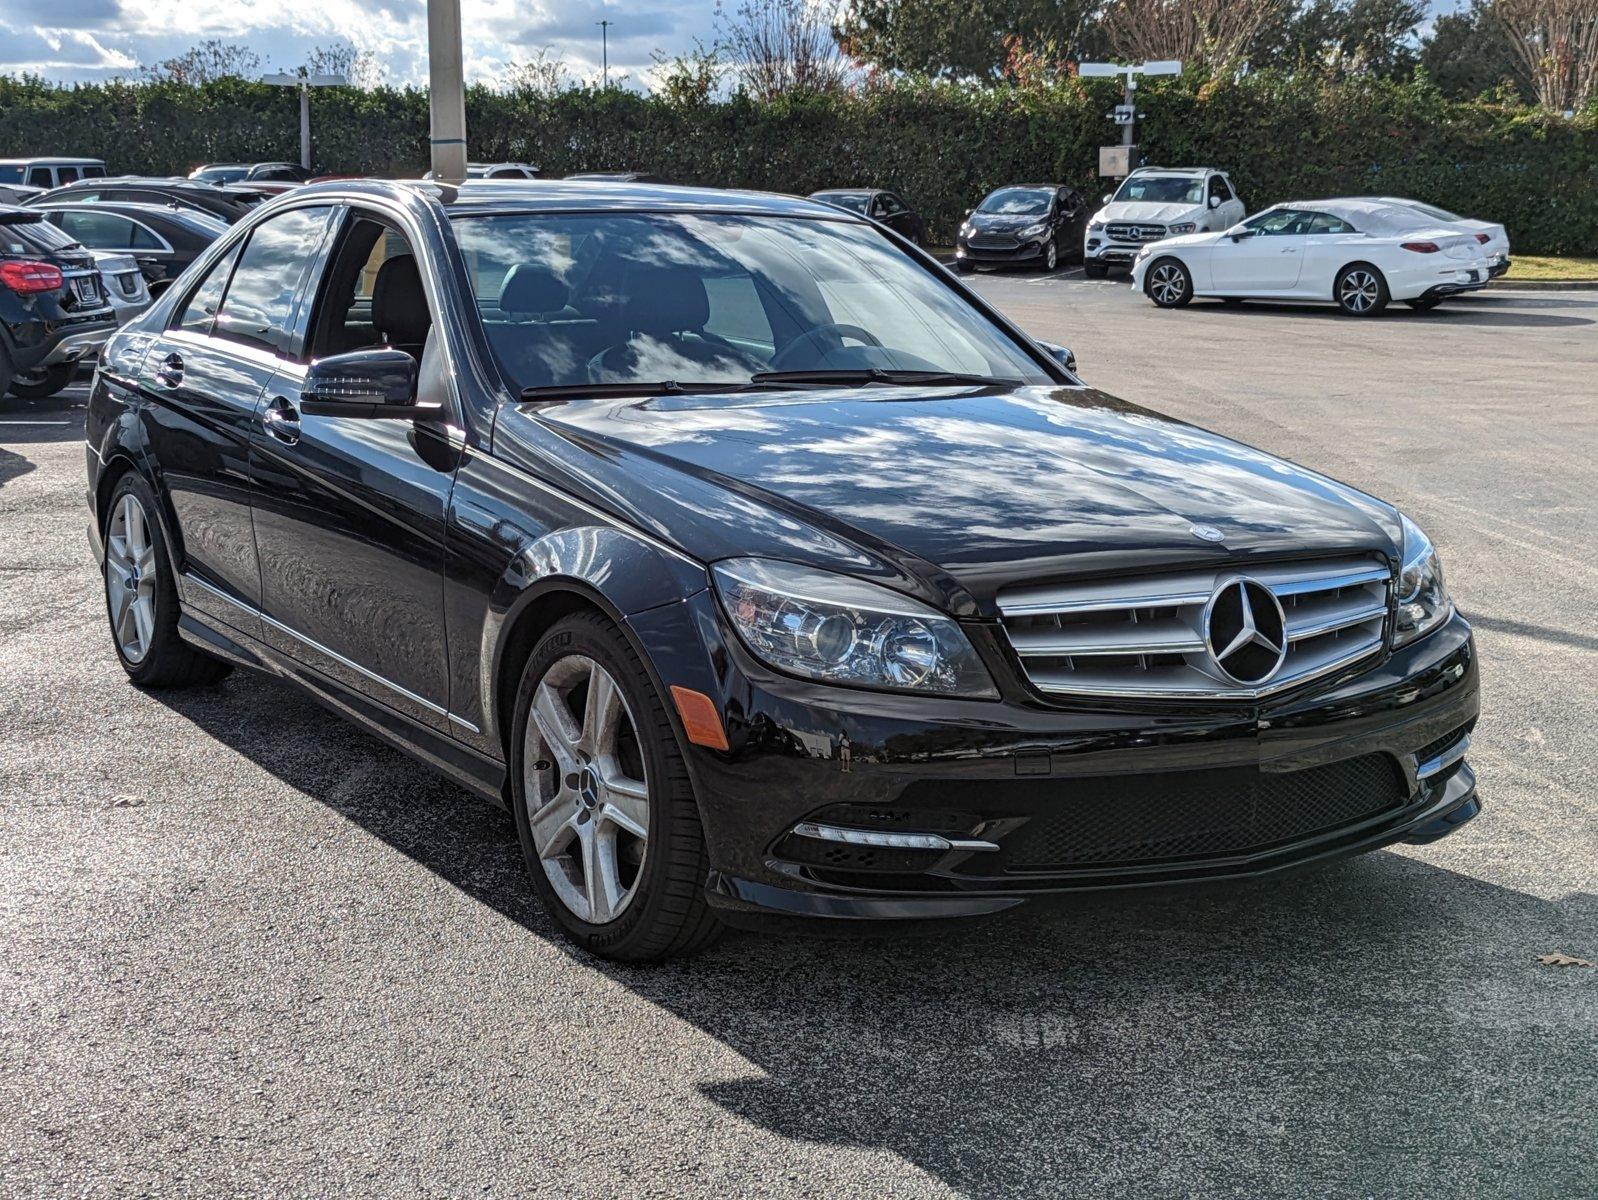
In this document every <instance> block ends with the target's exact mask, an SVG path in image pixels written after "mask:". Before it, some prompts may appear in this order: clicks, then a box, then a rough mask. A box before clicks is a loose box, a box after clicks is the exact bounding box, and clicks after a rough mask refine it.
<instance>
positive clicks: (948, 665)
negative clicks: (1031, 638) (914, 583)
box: [711, 558, 998, 699]
mask: <svg viewBox="0 0 1598 1200" xmlns="http://www.w3.org/2000/svg"><path fill="white" fill-rule="evenodd" d="M711 573H712V574H713V575H714V577H715V580H716V589H717V591H719V592H720V593H721V602H722V604H723V606H724V607H725V608H726V610H727V616H728V617H729V618H730V619H731V621H732V625H733V628H734V629H736V630H737V631H738V636H739V637H740V638H741V639H742V640H743V643H744V645H746V646H747V647H749V649H750V651H751V652H752V653H753V654H754V655H755V657H756V658H758V659H760V660H762V661H763V662H765V663H767V664H769V665H770V666H773V667H775V668H777V669H778V670H779V671H786V672H788V673H789V674H791V675H801V676H804V677H805V678H807V679H815V680H819V681H821V682H823V683H841V684H846V685H848V686H851V687H864V688H884V689H889V690H893V691H905V692H933V693H938V694H941V695H948V696H978V697H984V698H988V699H992V698H995V697H997V695H998V692H997V691H996V690H995V688H994V686H993V681H992V679H990V678H989V676H988V672H987V668H986V667H984V666H983V665H982V660H981V659H980V658H978V657H977V652H976V651H975V650H974V649H973V648H972V646H971V642H970V640H969V639H967V637H966V635H965V632H964V631H963V630H962V629H961V628H960V626H959V624H958V623H957V622H956V621H954V620H953V619H952V618H950V617H947V616H945V615H944V614H942V613H940V612H938V611H937V610H935V609H932V608H929V607H927V606H926V605H924V604H921V603H919V602H917V601H915V600H912V599H910V598H909V597H908V596H901V595H899V593H897V592H891V591H889V590H888V589H887V588H882V587H878V586H877V585H876V584H872V583H866V582H864V581H863V580H859V579H850V578H849V577H848V576H845V575H834V574H833V573H832V572H830V571H821V570H817V569H815V568H813V567H803V566H800V565H798V564H797V563H790V562H782V561H779V560H777V559H766V558H732V559H727V560H726V561H724V562H719V563H716V564H715V565H714V566H713V567H712V568H711Z"/></svg>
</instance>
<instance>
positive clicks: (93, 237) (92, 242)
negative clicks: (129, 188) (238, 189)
mask: <svg viewBox="0 0 1598 1200" xmlns="http://www.w3.org/2000/svg"><path fill="white" fill-rule="evenodd" d="M29 207H30V208H31V209H34V210H35V211H38V212H40V213H42V214H43V215H44V217H45V218H46V219H47V220H48V221H50V223H51V224H53V225H58V226H60V228H61V229H63V230H65V231H66V232H67V233H68V234H69V235H70V236H71V237H72V238H73V239H74V240H76V241H78V242H81V243H82V244H83V245H84V246H86V247H88V248H89V249H90V250H118V251H126V252H127V253H129V254H131V255H133V257H134V258H135V259H136V260H138V264H139V270H140V271H142V272H143V273H144V278H145V281H146V282H147V283H148V284H149V285H150V291H151V293H152V294H159V293H160V292H161V290H162V289H164V288H165V287H166V286H167V285H168V284H170V283H171V282H172V281H173V280H174V279H176V278H177V277H178V276H179V275H181V274H183V271H184V268H186V267H187V266H188V265H189V264H190V263H191V262H193V261H194V260H195V259H196V258H197V257H198V256H199V254H200V252H201V251H202V250H204V249H205V248H206V247H207V246H209V245H210V244H211V243H212V242H214V241H216V239H217V238H219V237H221V236H222V234H223V233H225V232H227V226H226V225H225V224H224V223H223V222H221V221H219V220H217V219H216V218H215V217H211V216H207V215H206V214H205V213H202V212H195V211H193V210H191V209H182V208H162V207H158V206H156V205H153V204H117V203H113V202H111V201H97V202H95V203H93V204H65V203H62V202H61V201H59V200H42V201H39V202H38V203H36V204H32V205H29Z"/></svg>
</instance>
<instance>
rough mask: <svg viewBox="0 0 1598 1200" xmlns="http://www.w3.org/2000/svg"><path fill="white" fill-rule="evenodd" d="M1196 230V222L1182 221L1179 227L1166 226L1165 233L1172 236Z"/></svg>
mask: <svg viewBox="0 0 1598 1200" xmlns="http://www.w3.org/2000/svg"><path fill="white" fill-rule="evenodd" d="M1197 228H1198V224H1197V223H1196V222H1194V221H1183V222H1182V223H1181V224H1180V225H1168V226H1166V229H1165V232H1166V233H1169V234H1173V235H1174V234H1178V233H1192V232H1193V231H1194V230H1195V229H1197Z"/></svg>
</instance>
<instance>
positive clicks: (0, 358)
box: [0, 343, 14, 396]
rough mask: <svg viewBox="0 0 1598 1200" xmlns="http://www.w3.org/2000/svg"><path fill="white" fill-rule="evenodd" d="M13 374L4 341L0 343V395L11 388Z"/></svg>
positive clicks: (9, 356)
mask: <svg viewBox="0 0 1598 1200" xmlns="http://www.w3.org/2000/svg"><path fill="white" fill-rule="evenodd" d="M13 374H14V372H13V371H12V368H11V355H10V354H9V353H7V352H6V348H5V345H4V343H0V396H4V395H5V394H6V393H7V392H9V391H10V390H11V377H12V375H13Z"/></svg>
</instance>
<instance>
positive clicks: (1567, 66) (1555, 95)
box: [1491, 0, 1598, 112]
mask: <svg viewBox="0 0 1598 1200" xmlns="http://www.w3.org/2000/svg"><path fill="white" fill-rule="evenodd" d="M1491 11H1492V14H1493V16H1494V17H1495V18H1496V19H1497V20H1498V21H1499V23H1500V24H1501V25H1502V26H1503V28H1504V32H1505V33H1506V34H1508V36H1509V47H1510V50H1511V51H1512V52H1513V53H1514V55H1515V59H1516V61H1517V62H1518V64H1519V66H1520V73H1521V77H1522V78H1523V79H1525V80H1526V82H1527V83H1529V84H1530V85H1531V88H1532V90H1533V91H1534V92H1535V93H1536V94H1537V103H1539V104H1541V105H1542V106H1543V107H1545V108H1551V109H1553V110H1554V111H1555V112H1568V111H1572V110H1575V111H1579V110H1580V109H1582V108H1585V107H1586V105H1587V101H1588V100H1591V99H1592V98H1593V97H1594V95H1595V94H1598V93H1595V90H1594V89H1595V85H1598V0H1493V4H1492V9H1491Z"/></svg>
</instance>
